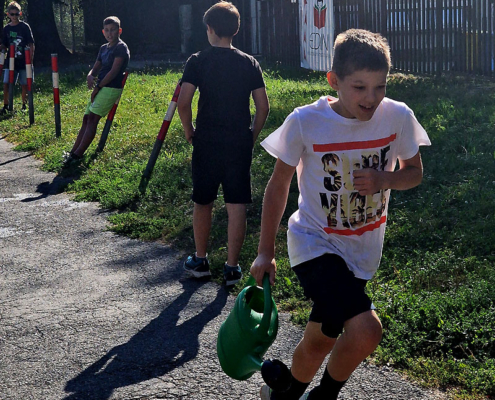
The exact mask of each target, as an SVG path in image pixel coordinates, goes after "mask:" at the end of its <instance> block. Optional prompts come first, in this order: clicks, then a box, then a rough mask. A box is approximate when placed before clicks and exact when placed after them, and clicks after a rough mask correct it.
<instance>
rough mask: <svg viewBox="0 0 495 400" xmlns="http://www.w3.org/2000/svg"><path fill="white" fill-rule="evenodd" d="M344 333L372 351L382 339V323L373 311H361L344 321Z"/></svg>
mask: <svg viewBox="0 0 495 400" xmlns="http://www.w3.org/2000/svg"><path fill="white" fill-rule="evenodd" d="M345 331H346V334H348V335H350V336H352V337H353V339H354V340H356V341H357V342H359V343H361V345H362V346H363V347H365V348H366V349H368V351H369V352H370V353H372V352H373V351H374V350H375V349H376V347H377V346H378V344H379V343H380V341H381V340H382V334H383V329H382V324H381V322H380V319H379V318H378V316H377V315H376V313H375V312H373V311H372V312H366V313H362V314H360V315H358V316H356V317H354V318H353V319H351V320H350V321H348V323H346V326H345Z"/></svg>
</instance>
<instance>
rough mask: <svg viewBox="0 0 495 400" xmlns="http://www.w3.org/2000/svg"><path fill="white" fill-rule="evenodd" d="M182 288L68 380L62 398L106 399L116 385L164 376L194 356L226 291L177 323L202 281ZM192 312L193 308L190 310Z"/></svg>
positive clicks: (219, 307)
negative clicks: (130, 333)
mask: <svg viewBox="0 0 495 400" xmlns="http://www.w3.org/2000/svg"><path fill="white" fill-rule="evenodd" d="M181 283H182V285H183V288H184V291H183V292H182V294H180V295H179V296H178V297H177V298H176V299H175V300H174V301H173V303H172V304H170V305H169V306H168V307H167V308H166V309H165V310H163V311H162V312H161V313H160V315H159V316H158V317H157V318H155V319H154V320H152V321H151V322H150V323H149V324H148V325H147V326H145V327H144V328H143V329H141V330H140V331H139V332H138V333H136V335H134V336H133V337H132V338H131V339H130V340H129V341H128V342H127V343H125V344H123V345H120V346H116V347H114V348H113V349H111V350H110V351H109V352H108V353H107V354H105V355H104V356H103V357H102V358H101V359H99V360H98V361H96V362H95V363H94V364H92V365H91V366H89V367H88V368H86V369H85V370H84V371H82V372H81V373H80V374H79V375H78V376H76V377H75V378H73V379H71V380H70V381H68V382H67V384H66V386H65V391H66V392H72V394H70V395H68V396H67V397H65V400H76V399H77V400H82V399H85V400H87V399H92V400H105V399H108V398H110V396H111V395H112V392H113V391H114V390H115V389H116V388H119V387H124V386H128V385H133V384H136V383H139V382H143V381H146V380H149V379H152V378H155V377H160V376H163V375H164V374H166V373H168V372H170V371H172V370H173V369H175V368H177V367H179V366H181V365H183V364H184V363H186V362H187V361H190V360H192V359H194V358H195V357H196V356H197V354H198V350H199V340H198V337H199V334H200V333H201V332H202V330H203V328H204V327H205V326H206V324H208V322H210V321H211V320H212V319H214V318H215V317H216V316H218V315H219V314H220V313H221V311H222V309H223V307H224V306H225V304H226V302H227V298H228V291H227V290H226V289H225V288H224V287H220V288H219V289H218V292H217V295H216V298H215V299H214V300H213V302H212V303H210V304H209V305H205V306H204V308H203V309H202V310H201V312H200V313H198V314H195V315H194V316H193V317H191V318H189V319H188V320H186V321H185V322H183V323H181V324H180V325H177V322H178V320H179V313H181V311H182V310H184V308H185V307H186V305H187V304H188V302H189V300H190V298H191V296H192V295H193V293H194V292H196V291H197V290H198V288H199V287H200V286H201V285H202V284H204V282H198V281H195V280H191V279H186V280H184V281H181ZM193 311H194V310H193Z"/></svg>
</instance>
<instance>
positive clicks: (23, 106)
mask: <svg viewBox="0 0 495 400" xmlns="http://www.w3.org/2000/svg"><path fill="white" fill-rule="evenodd" d="M26 110H27V107H26V103H22V108H21V111H26Z"/></svg>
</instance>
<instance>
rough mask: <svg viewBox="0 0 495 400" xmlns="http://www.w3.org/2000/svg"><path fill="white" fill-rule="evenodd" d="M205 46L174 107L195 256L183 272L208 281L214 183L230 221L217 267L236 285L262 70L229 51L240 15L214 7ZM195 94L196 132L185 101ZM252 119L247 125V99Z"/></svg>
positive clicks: (187, 71)
mask: <svg viewBox="0 0 495 400" xmlns="http://www.w3.org/2000/svg"><path fill="white" fill-rule="evenodd" d="M203 22H204V23H205V25H206V28H207V36H208V41H209V42H210V44H211V47H210V48H208V49H206V50H204V51H201V52H199V53H196V54H193V55H192V56H191V57H190V58H189V59H188V60H187V63H186V66H185V68H184V74H183V76H182V87H181V91H180V95H179V100H178V104H177V107H178V111H179V116H180V119H181V122H182V126H183V127H184V133H185V136H186V139H187V141H188V142H189V143H191V144H192V145H193V155H192V179H193V193H192V200H193V202H194V211H193V229H194V242H195V245H196V252H195V253H194V254H192V255H191V256H190V257H189V258H188V259H187V260H186V262H185V263H184V269H185V270H186V271H187V272H188V273H189V274H191V275H192V276H194V277H196V278H201V277H208V276H210V266H209V262H208V258H207V256H208V255H207V245H208V239H209V236H210V229H211V225H212V210H213V202H214V201H215V199H216V198H217V195H218V189H219V186H220V184H221V185H222V188H223V195H224V199H225V206H226V209H227V214H228V232H227V235H228V256H227V262H226V263H225V265H224V267H223V277H224V281H225V283H226V285H227V286H230V285H234V284H236V283H237V282H239V280H241V279H242V271H241V267H240V266H239V254H240V252H241V248H242V245H243V243H244V237H245V234H246V204H247V203H251V202H252V200H251V171H250V170H251V162H252V154H253V146H254V143H255V142H256V138H257V137H258V135H259V133H260V132H261V129H262V128H263V125H264V124H265V121H266V118H267V116H268V112H269V103H268V98H267V96H266V91H265V83H264V80H263V75H262V71H261V68H260V66H259V64H258V62H257V61H256V59H255V58H254V57H252V56H250V55H248V54H246V53H243V52H242V51H240V50H238V49H236V48H235V47H233V46H232V39H233V37H234V36H235V35H236V34H237V32H238V31H239V25H240V15H239V11H238V10H237V8H236V7H235V6H234V5H233V4H232V3H230V2H226V1H220V2H218V3H216V4H215V5H213V6H212V7H210V8H209V9H208V10H207V11H206V13H205V14H204V18H203ZM196 88H198V89H199V91H200V96H199V103H198V115H197V118H196V128H195V127H194V125H193V123H192V108H191V102H192V99H193V96H194V93H195V91H196ZM251 96H252V97H253V100H254V105H255V107H256V112H255V115H254V118H253V120H252V121H251V113H250V97H251Z"/></svg>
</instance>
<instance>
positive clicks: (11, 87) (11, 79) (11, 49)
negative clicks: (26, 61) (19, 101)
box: [9, 44, 15, 111]
mask: <svg viewBox="0 0 495 400" xmlns="http://www.w3.org/2000/svg"><path fill="white" fill-rule="evenodd" d="M14 68H15V45H14V44H11V45H10V47H9V111H14V83H15V82H14V78H15V71H14Z"/></svg>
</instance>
